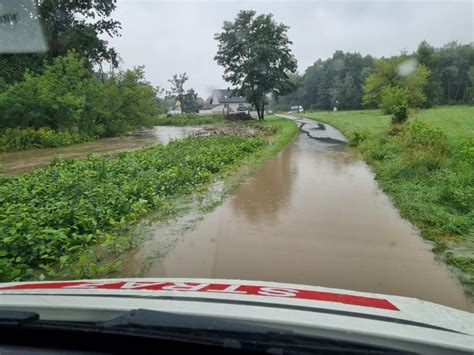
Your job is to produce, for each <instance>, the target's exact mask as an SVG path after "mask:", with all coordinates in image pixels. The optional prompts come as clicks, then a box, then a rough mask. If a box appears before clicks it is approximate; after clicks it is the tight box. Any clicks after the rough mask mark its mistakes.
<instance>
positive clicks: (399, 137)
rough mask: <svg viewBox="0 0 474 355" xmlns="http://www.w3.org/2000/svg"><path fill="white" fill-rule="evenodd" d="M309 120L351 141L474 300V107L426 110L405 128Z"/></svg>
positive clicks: (371, 120) (352, 115)
mask: <svg viewBox="0 0 474 355" xmlns="http://www.w3.org/2000/svg"><path fill="white" fill-rule="evenodd" d="M304 116H305V117H309V118H313V119H316V120H318V121H321V122H326V123H328V124H330V125H332V126H334V127H336V128H338V129H339V130H341V132H343V133H344V134H345V135H346V136H347V137H348V138H349V144H350V145H351V146H354V147H357V149H358V150H359V151H360V152H361V153H362V155H363V156H364V158H365V159H366V160H367V161H368V163H369V164H370V165H371V166H372V168H373V169H374V171H375V174H376V179H377V181H378V183H379V185H380V187H381V188H382V189H383V190H384V192H386V193H387V194H388V195H389V196H390V197H391V199H392V201H393V203H394V204H395V206H396V207H397V208H398V209H399V211H400V214H401V215H402V216H403V217H404V218H406V219H408V220H409V221H411V222H412V223H413V224H414V225H415V226H416V227H417V228H418V229H419V231H420V233H421V235H422V236H423V237H424V238H425V239H428V240H430V241H432V242H433V243H434V251H435V252H436V253H437V255H438V256H439V258H440V259H441V260H443V261H444V262H446V263H447V264H448V265H450V266H451V267H453V268H454V269H455V270H456V273H457V275H458V276H459V279H460V281H461V282H462V284H463V285H464V287H465V289H466V291H467V292H469V293H470V294H471V295H474V169H473V166H474V165H473V164H474V136H473V134H472V132H474V119H473V117H474V107H472V106H445V107H440V108H434V109H429V110H422V111H419V112H418V113H416V114H413V115H412V116H411V117H410V118H409V119H408V121H407V123H405V124H404V125H400V124H391V117H390V116H388V115H382V114H381V113H380V111H376V110H365V111H345V112H325V113H323V112H314V113H307V114H305V115H304Z"/></svg>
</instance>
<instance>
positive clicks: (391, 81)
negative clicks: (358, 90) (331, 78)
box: [363, 55, 430, 107]
mask: <svg viewBox="0 0 474 355" xmlns="http://www.w3.org/2000/svg"><path fill="white" fill-rule="evenodd" d="M429 75H430V71H429V70H428V69H427V68H426V67H425V66H424V65H418V64H417V62H416V60H415V59H413V58H411V57H408V56H407V55H400V56H397V57H392V58H388V59H376V60H375V62H374V70H373V72H372V74H370V76H369V77H368V78H367V80H366V82H365V84H364V97H363V102H364V103H365V104H369V105H370V104H375V105H379V104H380V102H381V100H382V94H383V90H384V88H385V87H387V86H392V87H400V88H405V89H407V92H408V103H409V105H410V106H413V107H416V106H420V105H422V104H423V103H424V102H425V101H426V95H425V92H424V91H425V88H426V85H427V82H428V77H429Z"/></svg>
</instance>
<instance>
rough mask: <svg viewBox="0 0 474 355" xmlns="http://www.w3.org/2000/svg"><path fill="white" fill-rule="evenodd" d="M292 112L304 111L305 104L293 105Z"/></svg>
mask: <svg viewBox="0 0 474 355" xmlns="http://www.w3.org/2000/svg"><path fill="white" fill-rule="evenodd" d="M291 112H296V113H304V108H303V106H301V105H299V106H291Z"/></svg>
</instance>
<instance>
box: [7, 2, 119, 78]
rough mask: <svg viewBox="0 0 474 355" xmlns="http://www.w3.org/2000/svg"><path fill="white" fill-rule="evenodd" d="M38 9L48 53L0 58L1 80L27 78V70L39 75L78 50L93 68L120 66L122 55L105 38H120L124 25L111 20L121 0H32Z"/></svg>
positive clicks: (9, 55) (10, 55) (11, 55)
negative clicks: (60, 57)
mask: <svg viewBox="0 0 474 355" xmlns="http://www.w3.org/2000/svg"><path fill="white" fill-rule="evenodd" d="M30 1H32V2H34V3H35V6H37V8H38V16H39V19H40V21H41V23H42V26H43V29H44V33H45V37H46V41H47V43H48V52H47V53H46V54H4V55H0V77H3V79H4V80H5V81H6V82H8V83H12V82H15V81H18V80H21V79H22V78H23V74H24V72H25V69H29V70H30V71H32V72H35V73H38V72H40V71H41V70H42V68H43V64H44V62H45V61H46V62H48V63H51V62H52V60H53V59H54V58H56V57H58V56H64V55H66V53H67V52H68V51H69V50H75V51H76V52H77V53H79V54H80V55H81V56H82V57H83V58H85V60H86V63H87V64H88V66H89V67H91V68H92V66H93V65H95V64H101V63H103V62H108V63H110V64H111V65H112V66H113V67H117V66H118V54H117V52H116V51H115V49H114V48H111V47H109V46H108V42H107V41H106V40H104V39H102V38H101V36H102V35H104V34H107V35H109V36H110V37H114V36H119V35H120V34H119V30H120V29H121V26H120V22H118V21H115V20H113V19H111V18H110V16H111V14H112V12H113V11H114V10H115V8H116V2H117V0H30Z"/></svg>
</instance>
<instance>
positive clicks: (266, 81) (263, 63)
mask: <svg viewBox="0 0 474 355" xmlns="http://www.w3.org/2000/svg"><path fill="white" fill-rule="evenodd" d="M288 29H289V27H288V26H286V25H284V24H282V23H277V22H276V21H275V20H274V18H273V14H261V15H257V13H256V12H255V11H253V10H242V11H240V12H239V13H238V14H237V16H236V18H235V20H234V21H225V22H224V25H223V26H222V32H221V33H217V34H216V35H215V36H214V38H215V39H216V40H217V41H218V46H217V47H218V49H217V54H216V56H215V57H214V60H216V61H217V64H219V65H221V66H222V67H223V68H224V75H223V76H222V77H223V79H224V80H225V81H227V82H228V83H231V84H232V85H234V86H235V87H236V90H235V91H236V93H237V94H239V95H242V96H244V97H246V99H247V102H249V103H250V104H251V105H253V106H254V107H255V110H256V111H257V115H258V119H261V120H263V119H264V116H265V105H266V103H267V95H269V94H272V95H273V97H278V96H280V95H284V94H287V93H289V92H291V91H292V90H293V89H294V87H293V85H292V82H291V80H290V78H289V75H290V74H294V73H296V69H297V65H296V58H295V57H294V55H293V53H292V52H291V48H290V45H291V44H292V42H291V41H290V40H289V39H288V34H287V32H288Z"/></svg>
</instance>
